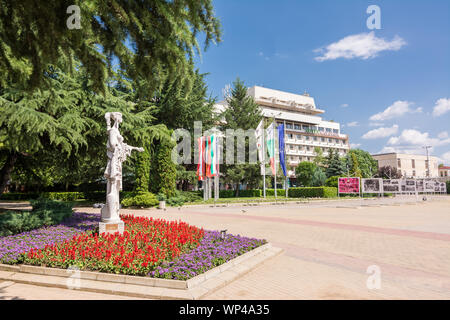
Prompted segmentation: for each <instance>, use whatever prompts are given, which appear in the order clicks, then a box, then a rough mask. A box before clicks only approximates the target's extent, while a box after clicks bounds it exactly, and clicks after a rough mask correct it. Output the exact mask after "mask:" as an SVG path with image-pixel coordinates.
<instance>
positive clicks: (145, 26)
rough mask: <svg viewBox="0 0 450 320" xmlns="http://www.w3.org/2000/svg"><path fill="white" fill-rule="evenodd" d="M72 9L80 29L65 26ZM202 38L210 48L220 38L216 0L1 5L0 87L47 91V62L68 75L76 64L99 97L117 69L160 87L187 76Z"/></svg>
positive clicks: (59, 1) (77, 0)
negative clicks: (167, 79)
mask: <svg viewBox="0 0 450 320" xmlns="http://www.w3.org/2000/svg"><path fill="white" fill-rule="evenodd" d="M70 5H77V6H78V7H79V8H80V12H79V17H80V28H79V29H78V28H77V29H69V27H68V24H70V22H73V18H74V16H73V13H72V14H68V13H67V9H68V7H69V6H70ZM71 15H72V16H71ZM68 20H69V21H68ZM199 34H204V39H205V49H206V48H207V47H208V45H209V44H210V43H211V42H220V41H221V39H220V37H221V30H220V23H219V21H218V19H217V18H216V17H215V16H214V11H213V6H212V1H211V0H177V1H165V0H151V1H150V0H143V1H137V0H127V1H125V0H107V1H103V0H102V1H99V0H85V1H80V0H74V1H67V0H52V1H40V2H39V5H37V3H36V1H34V0H21V1H2V2H1V3H0V43H1V44H2V45H1V46H0V72H1V74H2V75H6V76H4V77H1V78H0V85H1V86H5V85H6V84H8V83H14V84H18V83H20V84H22V85H26V87H27V88H38V87H42V82H43V80H46V79H43V78H42V77H41V75H42V73H43V72H45V70H46V68H47V65H49V64H53V65H58V67H60V68H61V69H62V70H63V71H64V72H68V71H73V69H72V65H71V61H72V59H77V60H79V61H81V63H82V64H83V66H84V67H85V68H86V70H87V77H88V78H89V79H90V80H91V81H92V86H93V89H94V90H95V91H96V92H98V91H102V92H104V91H105V90H106V88H105V83H106V79H107V77H108V74H111V73H112V72H113V68H119V69H121V70H122V71H123V72H125V73H126V74H127V76H128V78H129V79H133V80H138V79H145V80H146V81H147V82H148V85H149V86H150V87H151V88H155V87H156V85H158V84H159V83H160V81H159V79H161V78H162V77H163V75H168V76H169V77H172V76H173V75H176V74H187V73H188V63H187V60H186V59H185V57H186V56H187V57H188V58H189V59H192V58H193V55H194V53H195V51H197V52H198V53H199V54H200V52H201V50H200V48H199V45H198V42H197V36H198V35H199ZM115 59H117V61H118V64H117V66H113V63H112V62H113V61H115ZM165 70H168V71H169V72H167V73H166V72H165ZM152 91H153V90H152Z"/></svg>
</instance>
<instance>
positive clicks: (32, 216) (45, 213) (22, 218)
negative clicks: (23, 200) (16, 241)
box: [0, 198, 72, 236]
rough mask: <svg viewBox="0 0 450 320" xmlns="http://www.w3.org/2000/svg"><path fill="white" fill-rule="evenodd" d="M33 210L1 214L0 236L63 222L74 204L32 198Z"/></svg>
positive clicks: (70, 212) (69, 214)
mask: <svg viewBox="0 0 450 320" xmlns="http://www.w3.org/2000/svg"><path fill="white" fill-rule="evenodd" d="M31 205H32V206H33V209H32V211H31V212H30V211H22V212H14V211H8V212H6V213H4V214H1V215H0V236H8V235H14V234H17V233H21V232H25V231H30V230H33V229H36V228H39V227H42V226H49V225H53V224H58V223H61V222H62V221H63V220H64V219H66V218H68V217H70V216H71V214H72V204H71V203H67V202H59V201H53V200H49V199H44V198H39V199H37V200H32V201H31Z"/></svg>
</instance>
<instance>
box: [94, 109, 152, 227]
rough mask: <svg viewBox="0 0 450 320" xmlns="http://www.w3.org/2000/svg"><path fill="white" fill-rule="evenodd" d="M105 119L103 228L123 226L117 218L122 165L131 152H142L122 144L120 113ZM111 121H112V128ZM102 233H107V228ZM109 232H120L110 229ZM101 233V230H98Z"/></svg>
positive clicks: (141, 149)
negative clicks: (109, 225) (105, 182)
mask: <svg viewBox="0 0 450 320" xmlns="http://www.w3.org/2000/svg"><path fill="white" fill-rule="evenodd" d="M105 119H106V127H107V131H108V142H107V144H106V150H107V151H106V154H107V156H108V164H107V166H106V170H105V174H104V176H105V178H106V180H107V189H106V204H105V206H104V207H103V208H102V210H101V213H102V222H103V227H104V228H105V226H104V225H105V223H106V224H117V223H122V224H123V222H122V221H121V220H120V217H119V209H120V206H119V191H120V190H122V163H123V162H124V161H125V160H126V159H127V156H129V155H131V151H132V150H138V151H140V152H142V151H144V149H143V148H136V147H132V146H129V145H127V144H126V143H124V142H123V137H122V136H121V134H120V132H119V124H120V123H122V114H121V113H120V112H107V113H106V114H105ZM111 120H112V121H114V124H113V126H112V127H111ZM100 229H102V223H101V224H100ZM119 229H120V228H119ZM103 231H108V227H106V230H103ZM109 231H120V230H114V228H110V230H109ZM101 232H102V230H100V233H101Z"/></svg>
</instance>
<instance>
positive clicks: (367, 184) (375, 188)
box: [362, 178, 383, 193]
mask: <svg viewBox="0 0 450 320" xmlns="http://www.w3.org/2000/svg"><path fill="white" fill-rule="evenodd" d="M362 192H363V193H383V179H381V178H372V179H362Z"/></svg>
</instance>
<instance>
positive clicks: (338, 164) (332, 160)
mask: <svg viewBox="0 0 450 320" xmlns="http://www.w3.org/2000/svg"><path fill="white" fill-rule="evenodd" d="M326 164H327V169H326V171H325V173H326V175H327V178H330V177H333V176H341V175H344V174H345V164H344V162H343V161H342V160H341V159H340V158H339V153H338V152H337V151H334V150H333V149H331V150H330V152H329V154H328V157H327V161H326Z"/></svg>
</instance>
